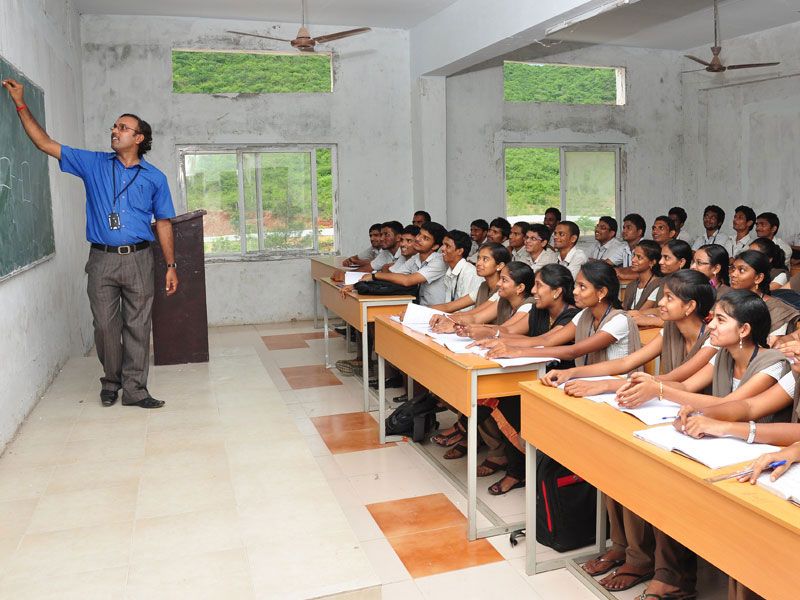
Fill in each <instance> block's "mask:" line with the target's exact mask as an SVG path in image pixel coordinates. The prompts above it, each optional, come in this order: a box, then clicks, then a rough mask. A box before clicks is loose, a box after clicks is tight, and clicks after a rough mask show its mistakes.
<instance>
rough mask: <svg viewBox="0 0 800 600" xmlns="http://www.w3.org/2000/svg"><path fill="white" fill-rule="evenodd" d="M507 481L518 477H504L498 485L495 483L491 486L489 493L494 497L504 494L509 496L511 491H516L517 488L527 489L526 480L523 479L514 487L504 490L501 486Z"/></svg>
mask: <svg viewBox="0 0 800 600" xmlns="http://www.w3.org/2000/svg"><path fill="white" fill-rule="evenodd" d="M505 479H516V477H510V476H509V475H506V476H505V477H503V479H501V480H500V481H498V482H497V483H493V484H492V485H490V486H489V493H490V494H491V495H492V496H502V495H504V494H507V493H508V492H510V491H511V490H515V489H517V488H521V487H525V480H524V479H521V480H520V481H517V483H515V484H514V485H512V486H511V487H510V488H508V489H507V490H504V489H503V486H502V485H500V484H501V483H503V481H504V480H505Z"/></svg>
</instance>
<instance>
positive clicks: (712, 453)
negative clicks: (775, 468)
mask: <svg viewBox="0 0 800 600" xmlns="http://www.w3.org/2000/svg"><path fill="white" fill-rule="evenodd" d="M633 435H635V436H636V437H638V438H639V439H641V440H644V441H646V442H650V443H651V444H654V445H656V446H658V447H659V448H663V449H664V450H671V451H674V452H678V453H680V454H683V455H685V456H688V457H689V458H692V459H694V460H696V461H697V462H699V463H701V464H704V465H706V466H707V467H710V468H712V469H720V468H722V467H727V466H729V465H736V464H739V463H743V462H748V461H752V460H755V459H756V458H758V457H759V456H761V455H762V454H765V453H767V452H775V451H776V450H778V448H777V447H776V446H771V445H770V444H748V443H747V442H745V441H744V440H740V439H735V438H712V437H708V438H699V439H697V438H693V437H690V436H688V435H684V434H683V433H681V432H679V431H677V430H676V429H675V428H674V427H673V426H672V425H663V426H661V427H651V428H650V429H643V430H641V431H634V432H633Z"/></svg>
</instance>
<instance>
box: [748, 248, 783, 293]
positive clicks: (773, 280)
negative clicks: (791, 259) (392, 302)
mask: <svg viewBox="0 0 800 600" xmlns="http://www.w3.org/2000/svg"><path fill="white" fill-rule="evenodd" d="M748 250H756V251H758V252H762V253H764V254H766V255H767V258H768V259H769V263H770V267H772V268H771V269H770V271H769V289H770V291H772V290H777V289H779V288H781V287H783V286H784V285H786V284H787V283H788V282H789V270H788V269H787V268H786V264H785V262H786V257H785V256H784V255H783V250H781V249H780V247H779V246H778V245H777V244H776V243H775V242H773V241H772V240H771V239H769V238H756V239H754V240H753V241H752V242H751V243H750V246H749V248H748Z"/></svg>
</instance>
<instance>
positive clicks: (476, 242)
mask: <svg viewBox="0 0 800 600" xmlns="http://www.w3.org/2000/svg"><path fill="white" fill-rule="evenodd" d="M488 233H489V224H488V223H487V222H486V219H475V220H474V221H473V222H472V223H470V224H469V237H471V238H472V247H471V248H470V251H469V256H468V257H467V260H468V261H469V262H471V263H472V264H473V265H474V264H475V263H476V262H478V250H480V248H481V244H483V243H484V242H486V241H488V240H487V239H486V236H487V234H488Z"/></svg>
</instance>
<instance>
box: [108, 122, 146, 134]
mask: <svg viewBox="0 0 800 600" xmlns="http://www.w3.org/2000/svg"><path fill="white" fill-rule="evenodd" d="M115 129H118V130H119V131H121V132H122V133H125V132H126V131H132V132H133V133H142V132H141V131H139V130H138V129H134V128H133V127H128V126H127V125H125V123H119V124H117V123H114V124H113V125H112V126H111V131H114V130H115Z"/></svg>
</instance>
